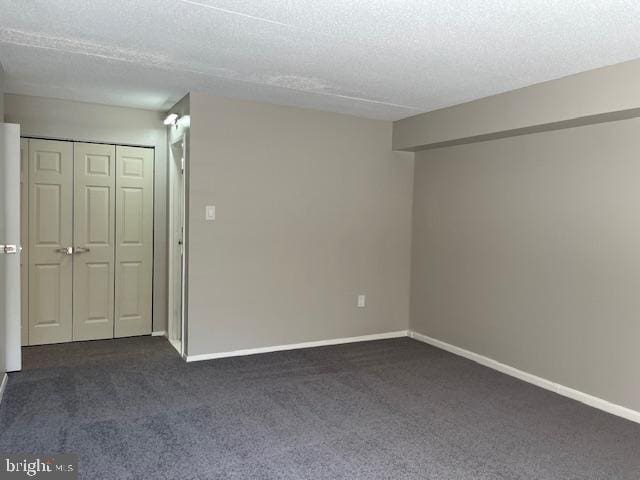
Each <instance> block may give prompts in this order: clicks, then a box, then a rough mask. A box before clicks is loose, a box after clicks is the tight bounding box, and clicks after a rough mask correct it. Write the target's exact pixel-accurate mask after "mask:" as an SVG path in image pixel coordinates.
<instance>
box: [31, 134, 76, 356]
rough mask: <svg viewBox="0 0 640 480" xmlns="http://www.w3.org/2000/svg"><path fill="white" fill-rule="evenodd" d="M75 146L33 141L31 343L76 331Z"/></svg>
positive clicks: (57, 338)
mask: <svg viewBox="0 0 640 480" xmlns="http://www.w3.org/2000/svg"><path fill="white" fill-rule="evenodd" d="M72 247H73V143H70V142H54V141H50V140H29V344H30V345H39V344H42V343H59V342H68V341H70V340H71V337H72V331H73V316H72V315H73V314H72V310H73V256H72V255H71V253H70V251H69V249H70V248H72Z"/></svg>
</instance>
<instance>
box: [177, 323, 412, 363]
mask: <svg viewBox="0 0 640 480" xmlns="http://www.w3.org/2000/svg"><path fill="white" fill-rule="evenodd" d="M407 334H408V332H407V330H398V331H397V332H386V333H375V334H373V335H362V336H360V337H347V338H333V339H331V340H319V341H316V342H304V343H290V344H287V345H275V346H273V347H262V348H249V349H246V350H234V351H231V352H219V353H204V354H201V355H187V357H186V360H187V362H199V361H202V360H213V359H216V358H227V357H240V356H244V355H256V354H259V353H269V352H281V351H283V350H297V349H300V348H312V347H325V346H328V345H340V344H343V343H354V342H367V341H371V340H384V339H387V338H399V337H406V336H407Z"/></svg>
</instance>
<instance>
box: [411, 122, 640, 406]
mask: <svg viewBox="0 0 640 480" xmlns="http://www.w3.org/2000/svg"><path fill="white" fill-rule="evenodd" d="M639 246H640V120H639V119H633V120H625V121H620V122H612V123H605V124H600V125H592V126H586V127H581V128H574V129H568V130H560V131H555V132H548V133H540V134H533V135H525V136H520V137H514V138H508V139H503V140H495V141H490V142H485V143H476V144H473V145H463V146H455V147H449V148H442V149H436V150H429V151H424V152H420V153H418V154H417V155H416V168H415V185H414V222H413V260H412V265H413V271H412V303H411V327H412V328H413V329H414V330H416V331H418V332H419V333H422V334H425V335H428V336H431V337H434V338H436V339H439V340H443V341H445V342H448V343H451V344H454V345H456V346H459V347H462V348H465V349H468V350H471V351H473V352H476V353H479V354H481V355H485V356H487V357H490V358H493V359H495V360H498V361H500V362H502V363H505V364H507V365H511V366H514V367H516V368H519V369H521V370H524V371H526V372H529V373H533V374H535V375H538V376H541V377H544V378H546V379H549V380H552V381H554V382H557V383H560V384H563V385H566V386H569V387H572V388H575V389H578V390H581V391H583V392H586V393H589V394H592V395H595V396H597V397H600V398H603V399H606V400H609V401H611V402H613V403H616V404H620V405H623V406H626V407H629V408H632V409H635V410H640V368H639V366H640V348H639V344H638V342H639V340H640V295H639V292H640V247H639Z"/></svg>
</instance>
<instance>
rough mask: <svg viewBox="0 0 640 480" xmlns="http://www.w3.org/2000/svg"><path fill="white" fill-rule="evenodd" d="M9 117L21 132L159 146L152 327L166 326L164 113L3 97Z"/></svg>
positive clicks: (165, 150) (58, 137)
mask: <svg viewBox="0 0 640 480" xmlns="http://www.w3.org/2000/svg"><path fill="white" fill-rule="evenodd" d="M5 119H6V121H7V122H11V123H19V124H20V130H21V134H22V135H23V136H36V137H43V138H55V139H61V140H78V141H87V142H103V143H116V144H130V145H138V146H148V147H155V185H154V192H155V198H154V215H155V219H154V253H153V255H154V298H153V330H154V331H164V330H166V324H167V299H166V292H167V216H166V213H167V132H166V128H165V126H164V125H163V124H162V120H163V119H164V114H162V113H160V112H154V111H149V110H139V109H132V108H123V107H112V106H106V105H98V104H93V103H83V102H74V101H68V100H56V99H51V98H42V97H28V96H21V95H5Z"/></svg>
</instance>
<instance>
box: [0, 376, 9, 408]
mask: <svg viewBox="0 0 640 480" xmlns="http://www.w3.org/2000/svg"><path fill="white" fill-rule="evenodd" d="M3 375H4V376H3V377H2V383H0V403H2V397H3V396H4V391H5V389H6V388H7V382H8V381H9V375H7V374H6V373H5V374H3Z"/></svg>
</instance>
